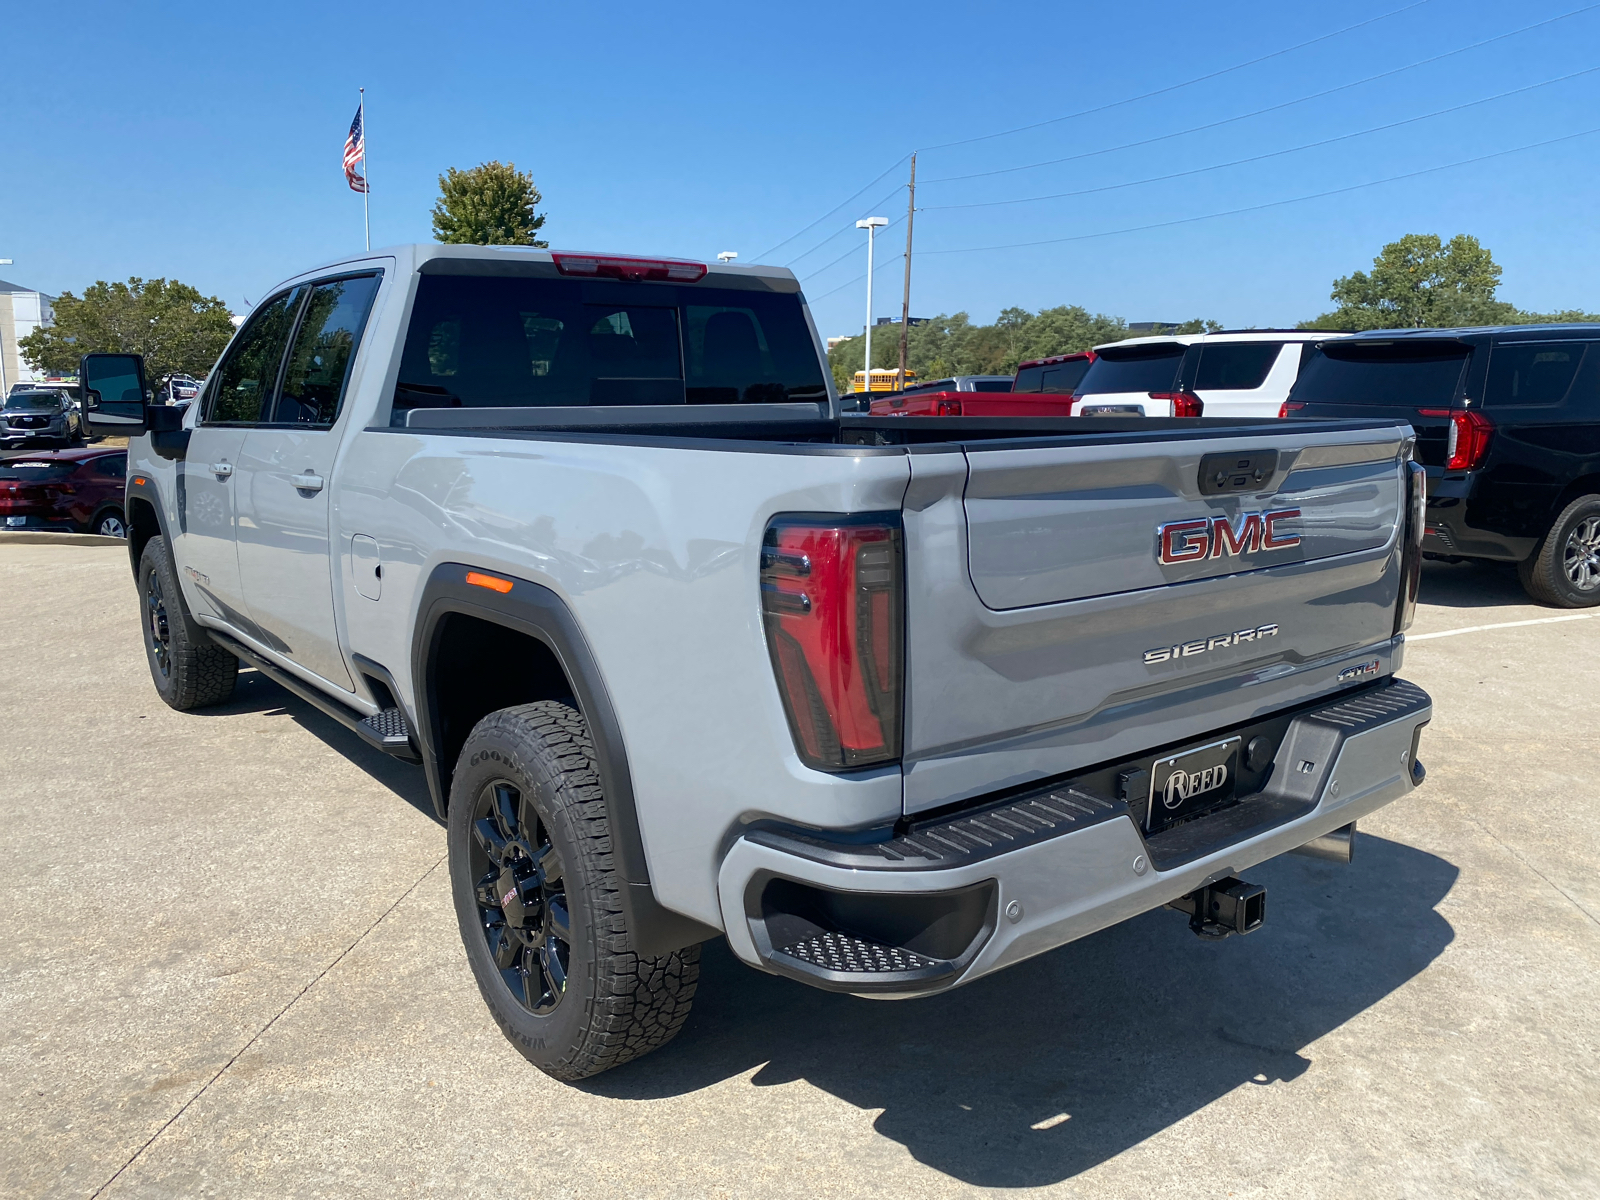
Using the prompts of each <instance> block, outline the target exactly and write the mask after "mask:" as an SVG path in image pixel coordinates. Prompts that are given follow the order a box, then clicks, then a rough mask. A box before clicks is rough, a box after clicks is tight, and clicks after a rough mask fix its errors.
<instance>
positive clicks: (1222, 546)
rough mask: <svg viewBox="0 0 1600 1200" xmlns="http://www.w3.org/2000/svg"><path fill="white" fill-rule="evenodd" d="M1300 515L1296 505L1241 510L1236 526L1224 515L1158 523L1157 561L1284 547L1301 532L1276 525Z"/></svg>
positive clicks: (1165, 562) (1168, 562)
mask: <svg viewBox="0 0 1600 1200" xmlns="http://www.w3.org/2000/svg"><path fill="white" fill-rule="evenodd" d="M1299 515H1300V510H1299V509H1298V508H1279V509H1275V510H1273V511H1272V512H1267V513H1240V514H1239V522H1238V524H1237V525H1235V524H1233V523H1232V522H1230V521H1229V520H1228V518H1227V517H1196V518H1195V519H1194V520H1192V521H1174V522H1172V523H1171V524H1170V525H1158V526H1157V527H1156V560H1157V561H1158V562H1160V563H1161V565H1162V566H1171V565H1172V564H1174V563H1186V562H1199V561H1200V560H1201V559H1206V558H1226V557H1228V556H1229V555H1239V554H1251V553H1254V552H1255V551H1257V550H1287V549H1288V548H1289V547H1291V546H1298V545H1299V544H1300V535H1299V534H1297V533H1279V532H1278V530H1277V529H1276V525H1277V524H1278V522H1279V521H1288V520H1292V519H1293V518H1295V517H1298V516H1299Z"/></svg>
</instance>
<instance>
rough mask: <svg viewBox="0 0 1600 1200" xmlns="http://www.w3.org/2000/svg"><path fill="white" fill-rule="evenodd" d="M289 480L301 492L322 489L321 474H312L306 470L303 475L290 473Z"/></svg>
mask: <svg viewBox="0 0 1600 1200" xmlns="http://www.w3.org/2000/svg"><path fill="white" fill-rule="evenodd" d="M289 482H290V483H292V484H294V486H295V487H297V488H299V489H300V490H301V491H302V492H320V491H321V490H322V476H321V475H313V474H312V473H311V472H310V471H307V472H306V473H305V474H304V475H291V476H289Z"/></svg>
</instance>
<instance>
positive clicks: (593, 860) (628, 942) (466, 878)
mask: <svg viewBox="0 0 1600 1200" xmlns="http://www.w3.org/2000/svg"><path fill="white" fill-rule="evenodd" d="M445 821H446V824H447V826H448V828H449V836H448V844H449V857H450V892H451V898H452V899H453V900H454V902H455V910H456V920H457V923H458V924H459V926H460V928H461V940H462V945H463V946H464V947H465V948H466V952H467V965H468V966H470V967H471V968H472V975H473V978H474V979H475V980H476V981H477V984H478V991H479V992H480V993H481V994H482V996H483V999H484V1003H485V1004H487V1005H488V1008H489V1013H490V1015H491V1016H492V1017H493V1018H494V1021H495V1024H497V1025H498V1026H500V1030H501V1032H502V1033H504V1034H505V1035H506V1038H507V1040H509V1041H510V1042H511V1044H512V1045H513V1046H514V1047H516V1049H517V1052H518V1053H520V1054H521V1055H522V1056H523V1057H524V1058H526V1059H527V1060H528V1061H529V1062H531V1063H533V1065H534V1066H536V1067H538V1068H539V1069H540V1070H541V1071H543V1072H544V1073H545V1074H547V1075H550V1076H553V1077H554V1078H556V1079H565V1080H575V1079H587V1078H588V1077H589V1076H591V1075H595V1074H598V1073H599V1072H601V1071H606V1070H609V1069H610V1068H612V1067H615V1066H617V1065H618V1064H620V1063H625V1062H627V1061H629V1060H630V1059H634V1058H638V1057H639V1056H640V1055H641V1054H648V1053H649V1052H650V1051H652V1050H654V1049H656V1048H658V1047H660V1046H663V1045H665V1044H666V1043H667V1042H669V1041H671V1040H672V1038H673V1036H674V1035H675V1034H676V1033H677V1032H678V1030H679V1029H681V1028H682V1027H683V1023H684V1021H685V1020H687V1019H688V1016H689V1007H690V1005H691V1003H692V1002H693V1000H694V992H695V986H696V983H697V981H698V979H699V976H700V947H699V946H683V947H680V948H678V949H673V950H668V951H665V952H658V953H655V954H648V953H646V954H641V953H640V952H639V950H638V948H637V947H636V943H635V940H634V933H633V927H632V921H631V919H630V914H629V913H628V911H627V910H626V907H625V903H624V899H623V897H624V894H625V893H626V892H627V890H628V888H629V886H630V885H629V884H628V883H627V882H626V881H625V880H623V879H622V878H621V877H620V875H619V874H618V871H617V859H618V857H619V855H618V853H617V848H616V846H615V845H614V844H613V841H612V832H611V816H610V808H609V804H608V801H607V798H606V794H605V789H604V787H603V786H602V783H601V771H600V764H599V762H598V761H597V758H596V755H595V747H594V742H593V740H592V739H591V737H590V733H589V725H588V722H587V721H585V720H584V716H583V714H582V713H581V712H579V711H578V709H577V707H576V706H574V705H573V704H570V703H568V702H566V701H562V700H535V701H531V702H529V703H527V704H518V705H513V706H512V707H510V708H502V709H498V710H497V711H495V712H492V713H489V714H488V715H487V716H485V717H484V718H483V719H482V720H480V721H479V722H478V723H477V724H476V725H475V726H473V729H472V732H471V733H470V734H468V735H467V739H466V741H465V743H464V744H463V745H462V747H461V750H460V753H459V754H458V755H457V757H456V765H455V770H454V772H453V774H452V778H451V781H450V803H449V807H448V809H447V810H446V814H445Z"/></svg>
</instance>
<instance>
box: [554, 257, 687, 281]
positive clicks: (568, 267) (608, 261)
mask: <svg viewBox="0 0 1600 1200" xmlns="http://www.w3.org/2000/svg"><path fill="white" fill-rule="evenodd" d="M550 257H551V258H553V259H554V260H555V264H556V270H558V271H560V272H561V273H562V274H563V275H579V276H586V277H588V278H590V279H600V278H604V279H628V280H632V281H633V282H638V281H639V280H641V279H649V280H654V281H656V282H659V283H699V282H700V281H701V280H702V279H704V278H705V277H706V265H705V263H698V262H690V261H688V260H687V259H682V258H625V257H623V256H622V255H619V254H564V253H553V254H551V255H550Z"/></svg>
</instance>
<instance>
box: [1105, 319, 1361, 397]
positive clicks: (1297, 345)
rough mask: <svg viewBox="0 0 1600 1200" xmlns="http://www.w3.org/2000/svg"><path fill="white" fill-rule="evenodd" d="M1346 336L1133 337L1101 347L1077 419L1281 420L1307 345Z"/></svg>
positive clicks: (1286, 332) (1279, 332)
mask: <svg viewBox="0 0 1600 1200" xmlns="http://www.w3.org/2000/svg"><path fill="white" fill-rule="evenodd" d="M1345 336H1348V335H1346V334H1340V333H1328V332H1326V331H1322V330H1302V329H1250V330H1239V331H1225V332H1221V333H1192V334H1177V335H1169V336H1161V337H1144V338H1129V339H1128V340H1127V341H1125V342H1111V343H1109V344H1107V345H1104V346H1096V347H1095V354H1096V355H1097V356H1098V357H1097V358H1096V359H1095V361H1094V365H1093V366H1091V367H1090V368H1089V371H1088V373H1087V374H1086V375H1084V377H1083V382H1081V383H1080V384H1078V389H1077V392H1076V396H1077V403H1076V405H1075V406H1074V408H1073V415H1074V416H1079V417H1097V416H1098V417H1106V416H1109V417H1199V416H1207V417H1276V416H1279V415H1280V410H1281V408H1282V407H1283V402H1284V401H1285V400H1287V399H1288V398H1289V389H1290V388H1291V387H1293V386H1294V381H1295V379H1296V378H1297V377H1298V376H1299V374H1300V363H1301V361H1302V358H1303V356H1304V353H1305V349H1306V347H1307V346H1308V345H1310V344H1311V343H1314V342H1326V341H1328V340H1330V339H1331V338H1339V337H1345Z"/></svg>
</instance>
